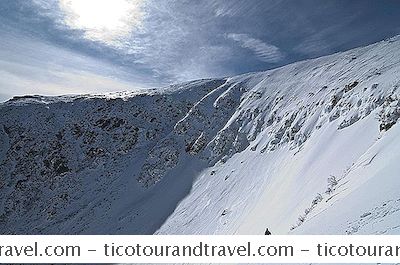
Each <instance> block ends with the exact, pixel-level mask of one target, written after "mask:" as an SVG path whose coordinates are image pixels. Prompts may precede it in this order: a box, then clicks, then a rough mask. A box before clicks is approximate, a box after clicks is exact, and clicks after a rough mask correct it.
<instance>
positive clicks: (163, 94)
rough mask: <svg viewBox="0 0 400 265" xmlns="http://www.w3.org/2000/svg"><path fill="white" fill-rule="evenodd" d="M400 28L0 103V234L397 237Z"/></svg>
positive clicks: (399, 206) (399, 214) (399, 209)
mask: <svg viewBox="0 0 400 265" xmlns="http://www.w3.org/2000/svg"><path fill="white" fill-rule="evenodd" d="M399 86H400V37H399V36H398V37H394V38H392V39H389V40H385V41H382V42H380V43H377V44H374V45H370V46H368V47H364V48H358V49H355V50H351V51H348V52H344V53H338V54H334V55H331V56H326V57H322V58H318V59H313V60H307V61H302V62H298V63H294V64H291V65H288V66H284V67H281V68H278V69H274V70H270V71H266V72H262V73H251V74H246V75H241V76H236V77H232V78H225V79H216V80H199V81H194V82H188V83H185V84H181V85H175V86H171V87H168V88H162V89H155V90H148V91H140V92H131V93H118V94H108V95H85V96H63V97H42V96H29V97H20V98H14V99H13V100H10V101H8V102H6V103H3V104H1V105H0V111H1V114H2V115H1V117H0V146H1V148H0V223H1V225H0V233H3V234H14V233H17V234H18V233H28V234H30V233H32V234H37V233H52V234H59V233H60V234H79V233H81V234H92V233H94V234H96V233H106V234H111V233H119V234H127V233H128V234H129V233H132V234H149V233H158V234H233V233H236V234H262V233H263V232H264V230H265V228H266V227H269V229H270V230H271V231H272V233H274V234H286V233H294V234H297V233H298V234H314V233H315V234H321V233H329V234H346V233H348V234H357V233H358V234H368V233H388V234H399V233H400V222H399V221H398V220H400V177H399V175H398V172H400V165H399V163H398V162H397V161H399V160H400V151H399V150H400V140H399V139H400V127H399V123H398V120H399V117H400V101H399V96H400V95H399V94H400V92H399Z"/></svg>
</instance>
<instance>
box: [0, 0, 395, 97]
mask: <svg viewBox="0 0 400 265" xmlns="http://www.w3.org/2000/svg"><path fill="white" fill-rule="evenodd" d="M398 14H400V1H398V0H379V1H376V0H296V1H294V0H229V1H228V0H201V1H190V0H176V1H172V0H0V102H1V101H4V100H6V99H9V98H11V97H12V96H15V95H25V94H43V95H59V94H81V93H103V92H109V91H125V90H136V89H141V88H150V87H160V86H167V85H169V84H172V83H178V82H183V81H188V80H193V79H199V78H212V77H223V76H232V75H237V74H241V73H247V72H254V71H263V70H268V69H272V68H276V67H279V66H282V65H286V64H289V63H292V62H295V61H299V60H304V59H308V58H315V57H319V56H323V55H328V54H332V53H335V52H339V51H344V50H348V49H351V48H354V47H359V46H365V45H368V44H371V43H374V42H377V41H380V40H383V39H385V38H388V37H392V36H394V35H398V34H400V19H399V18H398Z"/></svg>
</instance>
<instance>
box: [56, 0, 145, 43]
mask: <svg viewBox="0 0 400 265" xmlns="http://www.w3.org/2000/svg"><path fill="white" fill-rule="evenodd" d="M142 4H143V0H59V7H60V9H61V11H62V12H63V13H64V22H65V24H66V25H67V26H69V27H70V28H72V29H77V30H83V32H84V36H85V37H86V38H87V39H90V40H93V41H100V42H104V43H105V44H108V45H113V44H115V42H117V41H118V40H121V39H123V38H124V37H127V36H129V34H130V33H131V32H132V30H133V29H134V28H135V27H138V26H140V23H141V20H142V17H143V12H142V11H141V7H142Z"/></svg>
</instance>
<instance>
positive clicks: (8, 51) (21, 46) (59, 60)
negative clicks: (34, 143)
mask: <svg viewBox="0 0 400 265" xmlns="http://www.w3.org/2000/svg"><path fill="white" fill-rule="evenodd" d="M0 35H1V36H3V37H4V38H3V39H2V41H1V42H0V101H2V100H6V99H8V98H11V97H12V96H15V95H26V94H44V95H59V94H71V93H72V94H82V93H101V92H110V91H121V90H132V89H140V88H142V87H150V86H158V85H159V84H152V83H150V82H149V80H148V79H147V77H146V76H142V75H140V74H136V75H134V74H131V73H127V72H125V71H124V70H123V69H119V68H118V67H116V66H115V65H110V64H108V63H107V62H103V61H101V60H99V59H96V58H91V57H89V56H85V55H82V54H79V53H76V52H74V51H71V50H68V49H64V48H61V47H57V46H53V45H49V44H46V43H43V42H40V41H37V40H34V39H31V38H29V37H27V36H20V35H18V34H16V33H15V32H14V33H13V34H10V33H5V32H3V31H2V30H1V29H0Z"/></svg>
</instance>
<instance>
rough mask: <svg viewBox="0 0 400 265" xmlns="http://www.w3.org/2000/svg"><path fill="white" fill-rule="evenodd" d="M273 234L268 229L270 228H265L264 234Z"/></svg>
mask: <svg viewBox="0 0 400 265" xmlns="http://www.w3.org/2000/svg"><path fill="white" fill-rule="evenodd" d="M270 234H271V232H270V231H269V230H268V228H267V230H265V233H264V235H268V236H269V235H270Z"/></svg>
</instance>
